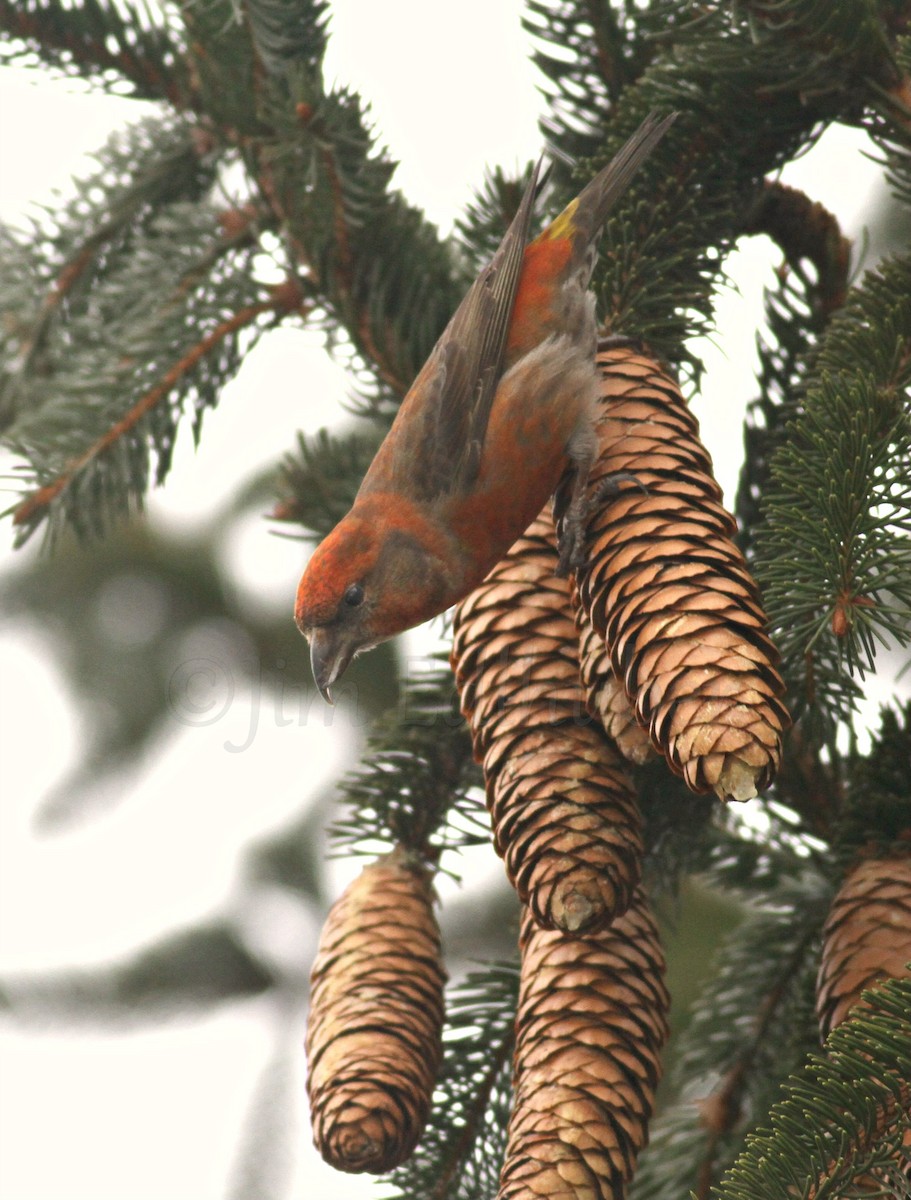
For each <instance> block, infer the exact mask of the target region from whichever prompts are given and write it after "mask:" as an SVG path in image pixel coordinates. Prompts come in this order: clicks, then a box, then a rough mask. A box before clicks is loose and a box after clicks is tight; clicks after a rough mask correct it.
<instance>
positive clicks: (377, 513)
mask: <svg viewBox="0 0 911 1200" xmlns="http://www.w3.org/2000/svg"><path fill="white" fill-rule="evenodd" d="M675 116H676V114H675V113H672V114H670V115H669V116H666V117H663V118H661V117H658V116H657V115H656V114H654V113H653V114H651V115H650V116H649V117H648V118H647V119H646V120H645V121H644V122H643V123H642V125H641V126H640V127H639V129H638V130H637V131H636V132H635V133H634V134H633V135H632V137H631V138H630V139H629V140H628V141H627V142H626V143H625V145H624V146H623V147H622V149H621V150H620V151H619V152H618V153H617V154H616V155H615V157H614V158H613V159H612V160H611V162H610V163H608V165H607V166H606V167H604V168H603V169H602V170H601V171H599V172H598V174H597V175H595V176H594V178H593V179H592V180H591V181H590V182H589V183H588V184H587V185H586V186H585V187H584V188H583V190H582V191H581V192H580V193H579V195H578V196H577V197H576V198H575V199H574V200H572V201H570V203H569V204H568V205H567V206H566V208H565V209H564V210H563V211H562V212H561V213H560V215H559V216H558V217H557V218H556V219H555V220H554V221H553V222H552V223H551V224H550V225H548V226H547V227H546V228H545V229H544V230H543V232H542V233H540V234H539V235H538V236H537V237H536V238H534V240H531V241H530V240H529V237H530V228H531V222H532V217H533V212H534V204H535V198H536V195H537V190H538V178H539V174H540V169H541V162H540V160H539V162H538V163H537V165H536V166H535V167H534V168H533V170H532V172H531V176H530V178H529V181H528V185H527V186H526V188H525V191H524V193H523V196H522V199H521V201H520V203H519V207H518V209H517V211H516V214H515V216H514V218H513V220H512V222H511V223H510V225H509V228H508V229H507V231H506V233H505V235H504V237H503V240H502V242H501V243H500V245H499V247H498V248H497V250H496V252H495V254H494V256H493V258H492V259H491V260H490V262H489V263H488V265H487V266H486V267H485V268H484V269H483V270H482V271H481V273H480V274H479V276H478V277H477V279H476V280H475V281H474V283H473V284H472V285H471V287H470V288H469V290H468V292H467V294H466V295H465V297H464V299H463V300H462V302H461V303H460V304H459V306H458V308H457V309H456V311H455V313H454V315H453V316H452V318H451V320H450V322H449V324H448V325H447V326H446V328H445V329H444V331H443V333H442V334H441V335H440V337H439V339H438V341H437V343H436V345H435V346H434V348H433V350H432V351H431V353H430V356H429V357H428V359H427V361H426V362H425V364H424V366H423V367H422V368H421V370H420V371H419V372H418V375H417V377H416V378H415V380H414V383H413V384H412V385H411V387H410V388H409V390H408V392H407V394H406V396H405V398H404V400H403V401H402V404H401V407H400V408H399V411H398V413H397V414H396V417H395V420H394V421H393V423H392V425H391V427H390V429H389V432H388V433H387V435H386V437H385V438H384V440H383V442H382V443H381V444H380V447H379V449H378V450H377V452H376V455H375V457H374V459H373V461H372V463H371V464H370V466H369V468H368V469H367V472H366V474H365V476H364V479H363V482H362V483H361V486H360V488H359V489H358V492H357V495H356V496H355V499H354V503H353V505H352V507H351V509H350V511H349V512H348V513H347V514H346V515H345V516H344V517H343V518H342V519H341V520H340V521H339V523H338V524H337V525H336V526H335V528H334V529H333V530H332V532H331V533H330V534H329V535H328V536H327V537H326V538H325V539H324V540H323V541H322V542H321V543H320V544H319V545H318V546H317V548H316V549H315V550H314V552H313V554H312V555H311V557H310V559H309V561H308V563H307V565H306V568H305V570H304V573H303V575H302V577H301V580H300V584H299V586H298V589H297V597H296V601H295V608H294V616H295V620H296V622H297V625H298V628H299V629H300V631H301V632H302V633H303V634H304V636H305V637H306V638H307V639H308V641H309V643H310V660H311V666H312V669H313V677H314V681H315V683H316V686H317V688H318V689H319V691H320V693H321V695H322V696H323V698H324V699H325V700H327V701H328V702H329V703H332V695H331V692H330V688H331V687H332V685H333V684H334V683H336V682H337V681H338V679H339V678H340V677H341V675H342V673H343V672H344V671H345V670H346V668H347V667H348V665H349V664H350V662H351V661H352V659H353V658H354V657H355V655H357V654H359V653H361V652H362V651H365V650H369V649H372V648H373V647H374V646H376V645H378V644H379V643H380V642H383V641H386V640H387V639H388V638H391V637H394V636H395V635H396V634H399V633H403V632H404V631H405V630H407V629H411V628H413V627H414V626H416V625H420V624H422V623H423V622H424V621H427V620H429V619H430V618H432V617H434V616H437V615H439V614H440V613H442V612H444V611H445V610H446V609H447V608H449V607H451V606H452V605H453V604H456V603H458V601H460V600H462V599H463V598H464V597H465V596H467V595H468V594H469V592H471V591H472V589H473V588H474V587H476V586H477V584H478V583H480V581H481V580H482V579H483V578H484V576H485V575H486V574H487V572H488V571H489V570H490V569H491V568H492V567H493V566H495V565H496V563H497V562H498V561H499V560H500V559H501V558H502V557H503V555H504V554H505V553H506V551H507V550H508V549H509V547H510V546H511V545H512V544H513V542H514V541H515V540H516V538H517V537H519V536H520V535H521V534H522V533H523V532H524V531H525V529H526V528H527V527H528V525H529V524H530V523H531V522H532V520H534V518H535V517H536V516H537V515H538V513H539V512H540V510H541V509H542V508H543V506H544V505H545V504H546V503H547V501H548V499H549V498H550V497H551V496H552V495H553V494H554V492H555V491H556V490H557V487H558V484H560V483H561V479H563V480H564V483H563V485H561V495H562V494H564V493H565V495H566V497H567V499H566V500H565V511H564V512H563V514H562V520H561V535H560V559H559V567H558V570H559V571H560V573H563V574H566V573H568V572H569V571H570V570H571V569H577V568H578V567H579V566H580V565H581V563H582V561H584V526H585V519H586V517H587V515H588V508H589V506H590V498H589V497H588V496H587V495H586V484H587V480H588V473H589V469H590V467H591V465H592V463H593V461H594V457H595V452H596V440H595V433H594V415H595V404H596V397H597V385H598V378H597V374H596V369H595V347H596V339H597V326H596V319H595V298H594V295H593V293H592V292H591V291H590V289H589V283H590V281H591V276H592V272H593V270H594V267H595V263H596V261H597V256H598V243H599V240H600V236H601V232H602V229H603V227H604V223H605V220H606V218H607V215H608V213H609V212H610V209H611V207H612V206H613V205H614V204H615V203H616V201H617V200H618V199H619V197H620V196H621V195H622V194H623V193H624V192H625V190H626V189H627V187H628V186H629V184H630V182H631V180H632V178H633V176H634V175H635V173H636V172H637V171H638V170H639V168H640V167H641V165H642V163H643V162H644V161H645V160H646V159H647V158H648V156H649V155H650V154H651V153H652V151H653V150H654V148H655V146H656V145H657V144H658V142H659V141H660V140H661V139H662V138H663V137H664V135H665V133H666V132H667V130H668V128H669V126H670V125H671V123H672V122H673V120H674V119H675ZM567 480H569V486H567V484H566V481H567Z"/></svg>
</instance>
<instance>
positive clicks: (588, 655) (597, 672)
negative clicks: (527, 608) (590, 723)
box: [573, 589, 655, 764]
mask: <svg viewBox="0 0 911 1200" xmlns="http://www.w3.org/2000/svg"><path fill="white" fill-rule="evenodd" d="M573 591H574V594H575V589H573ZM575 595H576V601H577V611H576V625H577V627H578V630H579V667H580V671H581V676H582V687H583V689H584V690H585V695H586V706H587V708H588V711H589V712H590V713H591V714H592V715H593V716H596V717H597V718H598V720H599V721H600V722H601V724H602V725H603V727H604V731H605V733H606V734H607V736H608V737H609V738H610V739H611V740H612V741H613V742H614V743H615V744H616V747H617V749H618V750H619V751H620V753H621V754H622V755H623V757H624V758H626V759H629V761H630V762H634V763H638V764H641V763H644V762H647V761H648V760H649V758H651V757H652V756H653V755H654V753H655V750H654V747H653V746H652V743H651V742H650V741H649V737H648V731H647V730H646V729H645V728H644V727H643V726H642V725H640V724H639V722H638V721H637V720H636V714H635V713H634V712H633V709H632V706H631V705H630V702H629V696H627V694H626V690H625V689H624V687H623V684H622V683H621V682H620V680H619V679H618V678H617V676H616V675H615V674H614V669H613V667H612V666H611V664H610V656H609V655H608V653H607V647H606V645H605V644H604V638H603V637H602V636H601V635H600V634H599V633H598V632H597V631H596V630H595V627H594V626H593V625H592V623H591V621H589V619H588V617H587V616H586V615H585V612H584V610H583V609H582V607H581V606H580V605H578V596H577V594H575Z"/></svg>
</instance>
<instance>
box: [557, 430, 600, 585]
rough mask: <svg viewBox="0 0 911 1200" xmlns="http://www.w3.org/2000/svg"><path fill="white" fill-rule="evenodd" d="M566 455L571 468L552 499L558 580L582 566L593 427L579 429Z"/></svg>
mask: <svg viewBox="0 0 911 1200" xmlns="http://www.w3.org/2000/svg"><path fill="white" fill-rule="evenodd" d="M567 451H568V454H569V461H570V468H569V470H568V471H567V472H566V474H565V475H564V477H563V479H562V481H561V483H560V486H559V488H558V489H557V494H556V496H555V497H554V517H555V518H556V520H557V531H558V532H557V549H558V551H559V558H558V560H557V570H556V574H557V576H558V577H559V578H561V579H564V578H565V577H566V576H567V575H568V574H569V573H570V571H577V570H578V569H579V568H580V567H582V566H584V565H585V525H586V522H587V520H588V514H589V512H590V511H591V505H590V503H589V499H588V496H587V495H586V489H587V487H588V479H589V476H590V475H591V469H592V467H593V466H594V462H595V458H596V456H597V453H598V439H597V437H596V436H595V430H594V426H593V425H591V424H589V423H588V422H586V423H585V424H583V425H581V426H580V427H579V428H578V429H577V430H576V431H575V433H574V434H573V436H572V438H571V439H570V443H569V446H568V447H567ZM567 489H568V492H569V494H568V496H567Z"/></svg>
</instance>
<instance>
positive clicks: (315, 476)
mask: <svg viewBox="0 0 911 1200" xmlns="http://www.w3.org/2000/svg"><path fill="white" fill-rule="evenodd" d="M384 433H385V430H384V429H383V428H379V427H368V428H367V429H361V428H358V429H354V430H351V431H349V432H348V433H344V434H339V435H336V434H332V433H330V432H329V431H328V430H327V429H320V430H317V432H316V433H314V434H312V435H310V436H308V435H306V434H303V433H299V434H298V435H297V449H296V451H295V452H293V453H291V454H287V455H286V456H285V458H284V460H283V461H282V464H281V472H280V477H279V486H278V499H277V501H276V504H275V508H274V509H273V510H272V513H271V516H272V519H273V520H276V521H288V522H292V523H294V524H297V525H302V526H303V527H304V528H305V529H306V530H308V531H309V532H311V533H313V534H315V535H316V536H318V537H325V536H326V535H327V534H328V533H329V532H330V531H331V530H332V529H333V528H334V527H335V526H336V525H337V524H338V522H339V521H340V520H341V519H342V517H343V516H344V515H345V513H346V512H347V511H348V509H349V508H350V507H351V505H352V503H353V502H354V496H355V493H356V491H357V488H358V485H359V483H360V480H361V479H363V477H364V475H365V474H366V471H367V468H368V467H369V466H370V464H371V462H372V461H373V457H374V455H375V454H376V452H377V449H378V448H379V445H380V441H381V440H382V437H383V434H384Z"/></svg>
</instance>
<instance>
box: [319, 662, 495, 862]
mask: <svg viewBox="0 0 911 1200" xmlns="http://www.w3.org/2000/svg"><path fill="white" fill-rule="evenodd" d="M336 690H337V691H338V692H339V693H340V694H343V691H344V688H343V687H342V688H340V689H336ZM454 702H455V690H454V687H453V682H452V676H451V674H450V672H449V671H448V670H447V669H446V668H444V667H442V666H437V667H434V668H432V669H430V670H428V671H426V672H421V673H416V674H412V675H411V676H410V677H409V678H408V679H407V680H406V682H405V685H404V688H403V694H402V698H401V701H400V703H399V705H398V706H397V707H396V708H395V709H394V710H392V711H391V712H390V713H389V714H387V715H386V716H385V717H384V718H382V719H381V720H379V721H378V722H377V723H376V726H375V727H374V729H373V731H372V732H371V734H370V736H369V737H368V739H367V747H366V750H365V753H364V759H363V761H362V763H361V765H360V766H359V767H358V768H357V770H355V771H354V772H353V773H352V774H350V775H348V776H347V777H346V779H345V780H344V781H343V782H342V784H341V789H340V790H341V794H342V798H343V800H344V801H345V802H346V803H347V804H348V805H349V807H350V812H349V813H347V814H346V815H344V816H342V817H340V818H339V819H338V820H337V821H335V822H334V824H333V826H332V830H331V832H332V838H333V841H334V842H335V844H336V846H337V847H338V849H339V850H343V851H344V852H346V853H352V852H353V853H372V852H373V850H375V847H376V844H377V843H379V844H385V845H389V844H390V843H392V844H397V843H401V844H402V845H404V846H406V847H407V848H408V849H410V850H412V851H413V852H414V853H415V854H418V855H420V856H422V857H423V858H425V859H427V860H428V861H429V862H432V863H434V864H436V863H437V862H438V861H439V858H440V855H441V853H442V852H443V851H444V850H446V849H458V848H459V846H469V845H476V844H478V843H483V842H485V841H486V840H487V838H488V837H489V831H488V829H487V822H486V818H485V815H484V810H483V803H482V801H481V799H480V797H479V795H478V791H477V788H478V784H479V782H480V779H479V774H478V772H477V770H476V768H475V766H474V763H473V761H472V755H471V742H470V739H469V737H468V731H467V730H466V729H465V726H464V724H463V722H462V720H461V718H460V717H459V716H458V713H457V712H456V711H455V708H454Z"/></svg>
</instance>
